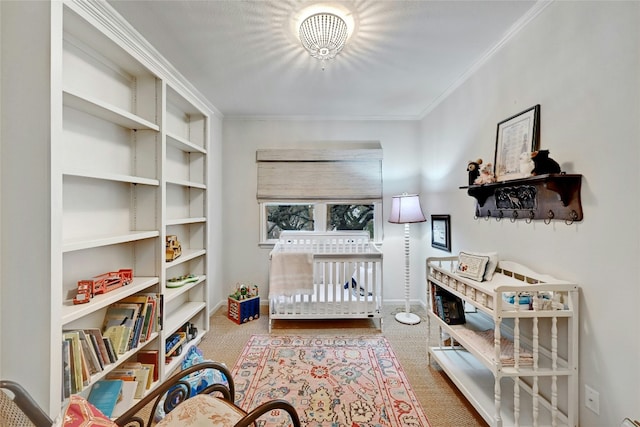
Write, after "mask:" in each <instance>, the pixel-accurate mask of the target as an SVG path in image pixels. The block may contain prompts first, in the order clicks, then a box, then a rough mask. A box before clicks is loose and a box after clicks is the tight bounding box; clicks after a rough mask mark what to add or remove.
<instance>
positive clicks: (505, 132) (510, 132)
mask: <svg viewBox="0 0 640 427" xmlns="http://www.w3.org/2000/svg"><path fill="white" fill-rule="evenodd" d="M539 139H540V105H539V104H538V105H535V106H533V107H531V108H529V109H527V110H524V111H523V112H521V113H518V114H516V115H515V116H512V117H509V118H508V119H506V120H503V121H501V122H500V123H498V132H497V135H496V154H495V161H494V163H493V166H494V168H495V169H494V171H495V175H496V181H507V180H509V179H516V178H521V177H522V174H521V173H520V160H521V156H526V155H529V154H530V153H531V152H532V151H536V150H537V149H538V145H539Z"/></svg>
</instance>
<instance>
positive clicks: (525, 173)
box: [520, 152, 535, 178]
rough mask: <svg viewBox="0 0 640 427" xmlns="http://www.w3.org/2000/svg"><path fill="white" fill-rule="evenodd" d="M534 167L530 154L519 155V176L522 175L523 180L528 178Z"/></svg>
mask: <svg viewBox="0 0 640 427" xmlns="http://www.w3.org/2000/svg"><path fill="white" fill-rule="evenodd" d="M534 167H535V165H534V164H533V160H531V153H527V152H525V153H522V154H520V175H522V177H523V178H527V177H530V176H531V171H532V170H533V168H534Z"/></svg>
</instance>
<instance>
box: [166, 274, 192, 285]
mask: <svg viewBox="0 0 640 427" xmlns="http://www.w3.org/2000/svg"><path fill="white" fill-rule="evenodd" d="M199 279H200V277H199V276H196V275H195V274H187V275H184V276H180V277H172V278H171V279H168V280H167V288H179V287H180V286H183V285H186V284H187V283H191V282H197V281H198V280H199Z"/></svg>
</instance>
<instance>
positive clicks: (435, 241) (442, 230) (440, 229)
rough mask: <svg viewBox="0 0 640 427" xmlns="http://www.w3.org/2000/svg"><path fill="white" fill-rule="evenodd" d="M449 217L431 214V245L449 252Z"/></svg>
mask: <svg viewBox="0 0 640 427" xmlns="http://www.w3.org/2000/svg"><path fill="white" fill-rule="evenodd" d="M450 218H451V217H450V216H449V215H431V246H433V247H434V248H437V249H442V250H443V251H447V252H451V219H450Z"/></svg>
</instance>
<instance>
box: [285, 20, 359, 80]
mask: <svg viewBox="0 0 640 427" xmlns="http://www.w3.org/2000/svg"><path fill="white" fill-rule="evenodd" d="M298 35H299V37H300V42H301V43H302V46H304V48H305V49H306V50H307V51H308V52H309V55H311V56H312V57H314V58H317V59H319V60H321V61H322V62H323V67H322V68H323V69H324V61H326V60H328V59H333V58H335V57H336V55H337V54H338V53H340V51H341V50H342V48H343V47H344V45H345V42H346V41H347V38H348V37H349V31H348V28H347V23H346V22H345V20H344V19H342V18H341V17H339V16H338V15H336V14H334V13H330V12H320V13H314V14H313V15H310V16H309V17H307V18H305V19H304V20H303V21H302V23H301V24H300V29H299V33H298Z"/></svg>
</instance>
